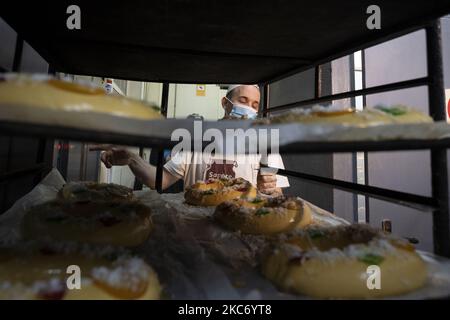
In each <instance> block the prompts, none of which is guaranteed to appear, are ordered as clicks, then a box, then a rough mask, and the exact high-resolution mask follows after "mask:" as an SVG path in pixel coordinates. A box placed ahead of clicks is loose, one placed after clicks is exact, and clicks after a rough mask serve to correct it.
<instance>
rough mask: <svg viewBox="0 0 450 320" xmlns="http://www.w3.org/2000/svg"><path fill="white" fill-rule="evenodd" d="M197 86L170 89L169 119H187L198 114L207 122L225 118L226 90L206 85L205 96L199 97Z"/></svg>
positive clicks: (179, 86) (173, 86)
mask: <svg viewBox="0 0 450 320" xmlns="http://www.w3.org/2000/svg"><path fill="white" fill-rule="evenodd" d="M196 88H197V86H196V85H195V84H176V85H171V86H170V88H169V94H170V98H169V106H168V110H167V117H168V118H186V117H187V116H188V115H190V114H193V113H198V114H200V115H202V116H203V117H204V118H205V119H206V120H217V119H220V118H222V117H223V108H222V105H221V102H220V101H221V99H222V97H224V96H225V94H226V90H221V89H220V87H219V86H217V85H206V90H205V96H198V95H197V90H196Z"/></svg>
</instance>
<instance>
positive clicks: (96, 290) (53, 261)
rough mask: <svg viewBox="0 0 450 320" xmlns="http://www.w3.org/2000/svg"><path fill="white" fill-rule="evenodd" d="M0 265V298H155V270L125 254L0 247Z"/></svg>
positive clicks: (69, 249) (157, 285)
mask: <svg viewBox="0 0 450 320" xmlns="http://www.w3.org/2000/svg"><path fill="white" fill-rule="evenodd" d="M0 261H1V263H0V288H1V290H0V299H8V300H9V299H20V300H22V299H26V300H61V299H64V300H73V299H76V300H91V299H94V300H104V299H107V300H110V299H143V300H154V299H159V297H160V294H161V285H160V283H159V280H158V277H157V275H156V273H155V271H154V270H153V269H152V268H151V267H150V266H149V265H148V264H147V263H145V262H144V261H143V260H142V259H140V258H137V257H133V256H129V255H119V256H118V257H116V253H114V252H110V253H108V254H105V253H102V252H96V251H93V250H91V249H88V248H83V250H78V249H77V250H76V251H74V250H73V249H71V248H68V249H67V248H65V249H64V250H61V247H59V248H57V249H55V248H53V247H40V248H39V249H38V250H37V249H36V248H33V250H30V249H29V248H27V249H23V248H8V249H5V248H3V249H0ZM76 277H78V279H77V278H76ZM78 285H79V287H78Z"/></svg>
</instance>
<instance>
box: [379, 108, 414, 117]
mask: <svg viewBox="0 0 450 320" xmlns="http://www.w3.org/2000/svg"><path fill="white" fill-rule="evenodd" d="M375 108H376V109H378V110H381V111H383V112H386V113H389V114H390V115H392V116H401V115H404V114H406V112H407V111H406V109H405V108H404V107H402V106H392V107H385V106H376V107H375Z"/></svg>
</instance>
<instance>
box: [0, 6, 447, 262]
mask: <svg viewBox="0 0 450 320" xmlns="http://www.w3.org/2000/svg"><path fill="white" fill-rule="evenodd" d="M188 2H189V1H188ZM380 2H381V4H382V5H384V6H386V7H389V8H391V9H392V10H391V11H395V9H396V7H395V6H396V5H397V3H393V2H389V1H380ZM431 2H433V5H431V4H430V1H427V2H425V1H424V2H423V3H421V5H420V6H418V7H413V8H411V12H409V13H410V15H411V16H410V17H407V16H404V15H403V16H401V17H400V18H401V19H400V18H399V21H400V22H399V23H396V21H397V20H396V19H395V17H393V16H390V17H388V19H387V20H388V22H389V23H388V27H386V28H385V29H383V30H382V31H380V32H374V33H373V34H372V33H368V32H367V30H366V31H364V32H362V31H361V32H360V31H358V30H359V29H360V28H361V26H359V25H357V24H350V25H348V26H347V27H346V28H344V29H345V30H346V33H345V32H344V33H342V34H338V33H337V34H336V36H337V37H339V36H341V37H343V34H349V36H348V39H347V38H345V39H344V38H343V39H342V41H338V40H339V38H338V40H336V41H335V42H334V43H333V44H331V45H330V47H329V48H327V47H326V45H324V44H321V45H319V44H317V43H313V44H316V46H314V45H313V46H312V49H310V50H309V51H308V50H306V51H307V52H306V53H304V54H305V56H307V57H306V58H302V57H301V56H300V53H298V52H297V51H296V50H295V49H292V48H291V47H288V48H287V49H290V51H291V53H292V56H281V55H280V56H275V55H274V51H273V50H269V49H267V48H266V47H270V46H269V45H268V46H266V43H265V39H264V37H265V36H272V37H274V38H275V36H274V35H275V34H276V33H275V32H272V33H270V34H267V33H268V32H267V29H264V28H265V26H262V27H261V30H259V29H258V30H257V31H258V32H259V33H257V37H258V39H256V40H255V47H254V49H255V52H253V53H252V52H247V51H246V48H245V46H244V47H239V48H238V49H239V50H236V52H230V51H229V50H228V47H230V46H231V45H232V44H233V43H234V42H233V39H225V38H224V39H223V40H224V42H225V43H224V44H223V47H224V48H226V50H224V51H223V52H214V50H213V49H214V48H213V47H207V46H205V47H201V48H200V49H198V50H197V49H193V48H192V46H195V45H197V44H198V41H196V39H194V40H193V45H192V46H191V45H190V44H189V45H186V43H184V46H183V47H180V48H171V47H169V45H168V43H165V42H164V41H163V42H164V43H163V45H161V47H157V46H155V44H154V43H145V41H151V40H147V39H145V41H144V40H142V41H143V43H140V42H139V41H137V40H139V39H136V38H133V39H132V41H133V43H131V40H130V43H124V42H121V40H123V39H119V40H117V41H115V42H111V40H110V39H109V38H108V37H105V38H99V39H97V40H98V41H96V38H95V37H96V36H98V34H99V32H100V31H99V30H94V31H95V32H93V36H92V37H91V35H90V34H88V33H81V35H80V36H79V35H78V34H77V33H68V32H67V30H64V31H55V32H57V34H56V36H55V37H54V39H53V38H52V37H49V36H48V35H47V34H46V31H47V32H50V31H51V30H57V28H55V26H54V25H52V23H53V22H52V21H53V20H51V21H44V22H42V21H40V23H44V26H43V27H40V25H38V24H33V21H34V19H37V18H36V17H39V15H38V14H35V13H36V12H39V11H40V12H42V11H45V10H47V11H48V12H49V13H52V14H55V12H56V10H57V9H58V10H62V9H64V5H65V3H62V2H61V3H58V4H55V5H52V6H49V7H45V8H41V7H39V6H40V4H32V5H31V6H37V7H35V8H34V10H32V9H31V8H29V9H28V10H27V12H23V10H18V9H17V8H15V10H18V12H20V14H17V13H16V12H15V11H14V9H12V10H11V9H9V8H8V9H9V10H7V11H5V16H4V18H5V19H6V21H8V22H9V23H10V25H11V26H13V27H14V28H15V29H16V31H17V32H19V35H20V37H23V38H24V39H27V41H29V43H30V44H31V45H32V46H33V47H35V48H36V49H37V50H38V51H39V52H40V53H41V54H42V55H43V57H44V58H46V59H47V61H49V63H50V65H51V69H52V70H56V71H61V72H66V73H73V74H86V75H87V74H89V75H97V76H108V77H113V78H122V79H129V80H143V81H157V82H163V83H164V90H163V98H162V113H163V114H165V113H166V112H167V102H168V95H169V86H168V82H169V81H171V82H180V83H192V82H193V81H194V80H198V81H202V82H203V83H227V82H242V83H251V82H258V83H260V85H261V86H262V88H263V90H262V91H263V97H262V98H263V99H262V110H261V113H262V114H264V115H268V114H270V113H273V112H277V111H284V110H289V109H292V108H295V107H300V106H305V105H311V104H314V103H322V102H329V101H333V100H339V99H344V98H349V97H355V96H360V95H367V94H374V93H380V92H387V91H392V90H398V89H405V88H411V87H417V86H428V97H429V104H430V114H431V116H432V117H433V118H434V119H435V120H445V108H444V106H445V102H444V86H443V71H442V51H441V39H440V34H441V33H440V25H439V23H438V22H437V21H436V20H434V19H436V18H438V17H440V16H442V15H444V14H446V13H448V12H450V4H448V5H444V4H442V3H440V2H439V1H431ZM161 3H163V1H155V6H157V5H159V4H161ZM186 3H187V2H186ZM366 4H369V2H368V1H358V6H360V7H361V8H362V7H364V6H365V5H366ZM84 5H85V6H87V7H89V6H90V7H91V8H94V9H98V12H101V13H100V14H101V15H102V16H99V15H97V16H96V18H98V19H99V21H100V20H101V19H102V18H103V19H106V18H107V17H108V12H106V13H105V12H104V11H102V10H104V9H105V8H104V7H103V6H101V10H100V9H99V8H97V5H95V4H89V5H88V4H87V2H85V3H84ZM184 5H185V4H180V3H176V4H175V6H178V7H177V9H179V11H180V12H179V15H183V14H185V13H184V12H182V10H183V8H185V7H184ZM209 5H212V4H208V5H207V6H209ZM216 5H217V6H218V7H220V8H216V9H224V8H226V5H228V6H230V5H238V2H236V3H233V2H227V4H226V5H225V4H216ZM290 5H291V6H292V7H293V10H291V11H292V12H288V11H289V10H288V11H286V12H285V11H283V14H285V15H289V14H292V16H290V17H291V18H292V17H294V14H295V12H296V10H294V7H295V9H299V8H301V6H302V5H305V6H307V7H308V8H307V9H311V10H312V11H314V10H315V9H316V7H314V6H320V5H322V6H324V7H325V6H329V8H327V10H328V11H329V12H333V9H334V11H336V12H337V13H340V14H344V13H345V10H346V9H345V8H342V7H340V5H341V4H339V5H337V4H335V3H333V1H322V2H321V3H320V4H311V3H309V4H299V3H295V4H294V3H291V4H290ZM120 6H126V4H121V5H120ZM139 6H143V7H142V8H141V9H145V7H144V5H143V4H139ZM197 6H198V4H196V6H195V8H196V7H197ZM253 6H254V7H255V8H256V7H258V8H260V10H270V7H268V8H266V6H267V4H266V3H264V4H262V3H259V2H258V1H254V3H253V4H252V5H248V7H253ZM355 6H356V2H355ZM222 7H223V8H222ZM195 8H188V9H187V10H189V13H192V12H193V11H192V10H194V9H195ZM358 8H359V7H358ZM429 8H435V9H433V10H432V9H429ZM207 9H208V8H206V9H204V10H207ZM347 9H348V8H347ZM255 10H256V9H255ZM280 11H282V10H280ZM117 12H127V10H125V9H124V8H117ZM117 12H116V13H117ZM143 12H145V10H139V8H138V9H136V10H135V13H134V14H135V15H137V16H140V17H141V15H142V14H144V13H143ZM194 12H195V11H194ZM305 12H307V11H305ZM358 12H359V11H358V10H356V11H352V12H349V13H348V15H349V19H348V20H351V18H352V17H354V16H355V15H356V14H360V13H358ZM422 12H423V13H422ZM147 13H149V12H148V10H147ZM149 14H152V13H149ZM166 14H167V16H168V17H169V18H172V13H171V12H169V13H166ZM220 14H222V12H220ZM274 14H276V13H274ZM2 15H3V13H2ZM21 15H23V16H21ZM194 15H195V13H194ZM304 15H305V18H308V17H307V13H305V14H304ZM337 15H338V14H337ZM112 16H113V15H112ZM282 16H283V15H282V14H281V13H280V14H279V17H278V16H277V17H278V18H280V17H281V18H282ZM215 18H216V16H215V14H214V13H211V17H207V18H205V19H215ZM281 18H280V19H281ZM27 19H28V20H29V23H30V25H33V26H36V28H29V25H27V24H26V23H25V22H24V21H26V20H27ZM255 19H256V20H255V21H257V22H260V21H261V17H259V16H255ZM309 19H311V18H309ZM332 19H334V20H333V21H331V22H330V25H332V23H339V21H342V20H341V19H340V18H339V17H332ZM286 20H288V19H286ZM158 21H159V20H156V22H153V21H152V19H148V21H145V22H142V21H140V20H137V21H136V26H135V27H134V26H131V27H130V28H131V29H132V30H139V29H138V28H140V27H142V25H143V24H144V23H148V24H151V23H154V25H152V26H149V29H150V27H157V26H158V25H157V23H158ZM298 21H301V19H300V18H299V19H298ZM298 21H297V20H295V21H294V20H293V22H292V24H293V25H292V26H293V27H292V29H293V30H298V28H297V27H298V26H297V25H295V23H300V22H298ZM430 21H433V22H431V23H430ZM34 22H35V21H34ZM89 22H91V23H92V21H91V20H89ZM207 22H208V21H207ZM283 22H284V21H283ZM238 23H240V22H238ZM204 25H205V26H206V27H205V28H212V29H207V30H206V31H207V32H205V33H206V35H208V32H211V30H215V29H214V28H218V27H217V26H216V25H213V24H211V23H209V24H208V23H205V24H204ZM144 26H146V25H144ZM294 26H295V27H296V28H294ZM175 27H177V25H174V26H173V27H172V26H166V28H168V29H170V30H169V31H171V30H173V29H171V28H175ZM178 27H179V26H178ZM220 27H222V28H226V26H223V25H221V26H220ZM100 28H104V26H103V25H102V26H101V27H100ZM133 28H136V29H133ZM422 28H425V30H426V37H427V66H428V76H427V77H422V78H418V79H413V80H408V81H400V82H396V83H391V84H386V85H380V86H376V87H370V88H364V89H361V90H353V91H349V92H344V93H339V94H333V95H327V96H321V95H320V90H319V77H318V76H317V75H318V74H319V72H320V69H319V68H320V65H322V64H324V63H326V62H329V61H332V60H334V59H337V58H339V57H343V56H345V55H348V54H351V53H353V52H355V51H357V50H360V49H364V48H367V47H370V46H373V45H375V44H379V43H382V42H384V41H387V40H390V39H393V38H395V37H398V36H401V35H404V34H407V33H410V32H413V31H416V30H420V29H422ZM100 30H101V29H100ZM220 30H222V29H220ZM222 31H224V30H222ZM275 31H276V30H275ZM322 31H323V30H322ZM338 31H339V30H338ZM338 31H336V32H338ZM355 31H356V33H355ZM289 32H291V35H295V32H296V31H292V30H291V31H289ZM299 32H300V31H299ZM137 33H138V34H137V35H136V37H138V36H139V35H140V33H139V32H137ZM353 33H355V36H354V37H351V36H350V34H353ZM74 34H75V35H74ZM304 35H305V34H303V36H304ZM221 36H223V35H222V34H221ZM65 37H67V39H68V40H65V39H66V38H65ZM177 39H178V40H179V38H177V37H176V36H174V40H177ZM57 40H61V43H59V42H58V41H57ZM169 40H173V39H169ZM169 40H167V41H169ZM191 40H192V39H191ZM180 41H181V40H180ZM183 41H184V40H183ZM185 41H189V39H186V40H185ZM316 42H317V41H316ZM212 43H213V44H215V43H216V42H214V41H212ZM227 46H228V47H227ZM72 49H73V50H72ZM83 49H84V50H83ZM259 49H261V50H263V49H265V51H263V54H261V55H258V54H256V51H257V50H259ZM71 50H72V51H73V52H72V51H71ZM108 50H109V51H108ZM111 50H113V51H111ZM114 50H115V51H114ZM20 51H21V48H20V45H19V46H18V47H16V55H17V56H20ZM88 51H89V52H88ZM97 51H98V52H112V53H111V56H105V59H108V61H109V62H111V61H114V58H116V59H117V60H118V61H117V64H120V61H119V60H120V57H121V55H123V56H124V57H126V58H127V59H124V60H127V62H128V63H129V68H127V69H124V68H123V67H124V65H120V66H118V67H116V66H115V67H113V68H112V69H111V70H108V68H107V67H106V65H107V63H101V64H99V62H100V61H99V53H97ZM146 54H149V55H151V57H152V58H154V60H155V61H154V62H153V61H151V62H145V68H144V66H142V69H143V70H144V71H142V70H141V69H140V65H139V63H142V61H143V60H142V57H144V56H145V55H146ZM77 55H79V56H80V58H78V57H77ZM75 57H77V59H79V61H83V63H81V64H75V63H74V59H75ZM137 58H140V59H137ZM208 58H209V60H208ZM177 59H178V60H177ZM166 61H172V62H174V63H175V65H173V66H171V68H165V67H164V68H163V67H161V66H160V65H158V63H160V62H166ZM189 62H194V63H196V65H197V66H198V73H197V74H192V75H189V72H192V70H191V69H189V68H188V69H186V70H185V69H182V68H181V66H183V63H184V65H186V64H187V63H189ZM272 62H273V65H274V66H271V63H272ZM17 63H20V61H16V59H15V60H14V64H15V65H16V66H17V65H18V64H17ZM96 64H97V66H96ZM215 64H217V66H215V68H216V69H214V70H217V68H222V69H230V68H235V67H239V66H241V67H243V68H244V69H243V72H242V75H238V76H237V78H232V77H234V76H235V74H233V73H230V72H229V70H225V71H222V73H218V74H217V75H216V74H215V73H214V71H211V70H210V69H209V68H211V67H210V65H215ZM245 64H249V65H248V66H247V65H245ZM261 64H264V66H261ZM244 65H245V66H244ZM152 68H153V69H152ZM252 68H253V69H254V70H256V71H255V72H254V73H253V74H252V73H251V72H248V71H249V70H252ZM310 68H316V84H315V85H316V90H315V97H314V98H313V99H308V100H303V101H298V102H295V103H290V104H286V105H281V106H276V107H272V108H269V94H270V84H271V83H273V82H275V81H278V80H281V79H283V78H286V77H288V76H290V75H293V74H296V73H298V72H301V71H304V70H307V69H310ZM174 70H175V71H177V72H178V73H176V72H175V71H174ZM145 71H146V72H147V74H146V73H145ZM152 71H154V72H152ZM174 72H175V73H174ZM195 77H198V78H196V79H194V78H195ZM229 80H230V81H229ZM0 124H1V126H0V132H1V133H7V134H11V135H28V136H29V135H33V136H39V137H57V138H62V139H72V140H78V141H96V142H109V143H120V144H128V145H135V146H141V147H153V148H157V149H159V152H160V153H159V160H160V161H159V165H158V170H157V181H156V185H157V189H158V191H160V192H161V191H162V190H161V180H162V164H163V161H162V159H163V158H162V155H163V152H162V150H163V149H164V148H170V147H171V146H173V142H170V141H169V140H168V139H162V138H158V137H151V136H144V135H128V134H120V133H117V132H99V131H89V130H81V129H74V128H70V129H68V128H65V127H59V126H47V125H30V126H27V127H24V126H23V124H21V123H15V122H10V121H9V122H8V121H1V123H0ZM448 148H450V139H441V140H396V141H358V142H339V143H335V142H332V143H331V142H302V141H298V142H296V143H292V144H290V145H287V146H283V147H281V148H280V153H312V152H314V153H320V152H326V153H329V152H348V151H381V150H383V151H386V150H413V149H414V150H417V149H427V150H431V165H432V196H431V197H423V196H419V195H414V194H409V193H404V192H398V191H394V190H389V189H384V188H376V187H373V186H369V185H360V184H356V183H351V182H346V181H339V180H335V179H328V178H323V177H319V176H314V175H308V174H305V173H301V172H292V171H288V170H283V171H280V173H281V174H286V175H290V176H294V177H298V178H301V179H304V180H308V181H313V182H316V183H320V184H322V185H323V184H325V185H329V186H332V187H335V188H340V189H344V190H347V191H350V192H354V193H358V194H363V195H367V196H370V197H376V198H379V199H383V200H386V201H390V202H394V203H398V204H402V205H408V206H412V207H414V208H420V209H424V210H428V211H431V212H432V214H433V237H434V245H435V250H434V251H435V253H437V254H439V255H442V256H446V257H450V215H449V199H448V194H449V187H448V179H447V173H448V166H447V154H446V152H447V149H448ZM41 170H42V168H41V167H40V164H39V163H38V164H37V166H36V167H33V168H25V169H23V170H19V171H17V172H7V173H6V174H3V175H2V176H1V177H0V181H1V180H5V179H15V178H17V177H18V176H20V175H27V174H30V173H36V172H41Z"/></svg>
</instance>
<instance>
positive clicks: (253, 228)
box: [214, 197, 312, 234]
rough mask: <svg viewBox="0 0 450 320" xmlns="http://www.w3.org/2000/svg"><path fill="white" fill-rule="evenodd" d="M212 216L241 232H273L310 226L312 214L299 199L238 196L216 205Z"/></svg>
mask: <svg viewBox="0 0 450 320" xmlns="http://www.w3.org/2000/svg"><path fill="white" fill-rule="evenodd" d="M214 218H215V219H216V220H217V221H218V222H219V223H220V224H222V225H224V226H225V227H227V228H229V229H232V230H235V231H241V232H242V233H247V234H275V233H280V232H286V231H289V230H292V229H294V228H302V227H305V226H307V225H309V224H310V223H311V222H312V213H311V210H310V208H309V207H308V206H305V205H304V203H303V201H301V200H300V199H298V198H286V197H277V198H240V199H234V200H230V201H226V202H223V203H221V204H220V205H218V206H217V208H216V211H215V212H214Z"/></svg>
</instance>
